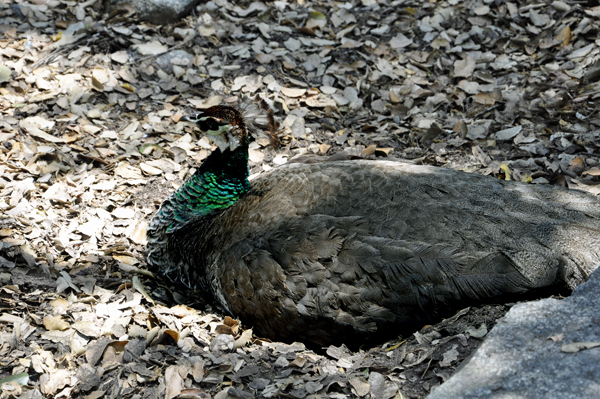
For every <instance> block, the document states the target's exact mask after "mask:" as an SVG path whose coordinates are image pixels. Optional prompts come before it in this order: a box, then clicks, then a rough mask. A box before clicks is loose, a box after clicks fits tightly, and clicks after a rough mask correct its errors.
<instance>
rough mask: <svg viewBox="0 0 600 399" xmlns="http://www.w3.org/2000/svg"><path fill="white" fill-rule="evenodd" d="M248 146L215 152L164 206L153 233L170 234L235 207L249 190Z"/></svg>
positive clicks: (152, 228)
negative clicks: (157, 230)
mask: <svg viewBox="0 0 600 399" xmlns="http://www.w3.org/2000/svg"><path fill="white" fill-rule="evenodd" d="M248 175H249V171H248V145H247V144H242V145H240V146H239V147H238V148H236V149H235V150H234V151H230V150H225V151H224V152H221V151H218V150H217V151H214V152H212V153H211V155H210V156H209V157H208V158H207V159H206V160H205V161H204V163H203V164H202V166H201V167H200V169H198V171H197V172H196V173H195V174H194V175H193V176H192V177H191V178H189V179H188V180H187V181H186V182H185V183H184V184H183V185H182V186H181V187H180V188H179V189H178V190H177V191H176V192H175V193H173V194H172V195H171V197H170V198H169V199H167V200H166V201H165V202H164V203H163V204H162V205H161V208H160V210H159V211H158V212H157V213H156V215H155V216H154V218H153V219H152V223H151V226H150V229H151V230H156V229H160V228H166V230H165V233H166V234H171V233H173V232H174V231H177V230H179V229H180V228H182V227H184V226H185V225H187V224H188V223H190V222H192V221H194V220H197V219H198V218H200V217H202V216H206V215H210V214H211V213H214V212H216V211H220V210H223V209H225V208H228V207H230V206H231V205H233V204H235V203H236V202H237V201H238V200H239V199H240V197H241V196H242V195H243V194H244V193H246V192H247V191H248V190H249V189H250V182H249V181H248Z"/></svg>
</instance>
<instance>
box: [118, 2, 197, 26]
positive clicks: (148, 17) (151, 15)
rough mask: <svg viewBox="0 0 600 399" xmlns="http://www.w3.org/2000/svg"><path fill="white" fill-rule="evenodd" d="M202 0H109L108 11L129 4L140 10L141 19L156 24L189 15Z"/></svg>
mask: <svg viewBox="0 0 600 399" xmlns="http://www.w3.org/2000/svg"><path fill="white" fill-rule="evenodd" d="M200 1H201V0H109V1H108V2H107V11H108V12H111V11H112V10H114V9H117V8H123V7H124V6H126V5H128V6H130V7H132V8H133V9H135V10H136V11H137V12H138V16H139V18H140V19H142V20H144V21H148V22H152V23H153V24H156V25H165V24H170V23H172V22H176V21H178V20H180V19H181V18H183V17H184V16H186V15H188V14H189V13H190V11H192V8H193V7H195V6H196V5H197V4H198V3H200Z"/></svg>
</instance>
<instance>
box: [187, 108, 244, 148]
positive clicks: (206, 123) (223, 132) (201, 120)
mask: <svg viewBox="0 0 600 399" xmlns="http://www.w3.org/2000/svg"><path fill="white" fill-rule="evenodd" d="M181 120H182V121H185V122H191V123H194V124H195V125H196V126H198V128H199V129H200V130H201V131H202V132H203V133H204V134H206V135H207V136H209V138H210V139H211V140H212V141H213V142H214V143H215V144H216V145H217V147H219V149H220V150H221V152H223V151H225V150H226V149H229V150H231V151H233V150H235V149H236V148H238V147H239V146H240V145H241V144H244V143H246V141H247V140H248V131H247V129H246V123H245V121H244V117H243V116H242V113H241V112H240V111H238V110H237V109H235V108H233V107H229V106H226V105H215V106H212V107H210V108H208V109H207V110H205V111H203V112H200V113H197V114H192V115H186V116H184V117H183V118H181Z"/></svg>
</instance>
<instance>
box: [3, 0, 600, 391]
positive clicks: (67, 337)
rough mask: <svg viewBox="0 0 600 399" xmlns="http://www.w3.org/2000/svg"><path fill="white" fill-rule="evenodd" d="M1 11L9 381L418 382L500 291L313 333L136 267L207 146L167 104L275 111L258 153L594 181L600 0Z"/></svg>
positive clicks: (105, 384)
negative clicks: (341, 335)
mask: <svg viewBox="0 0 600 399" xmlns="http://www.w3.org/2000/svg"><path fill="white" fill-rule="evenodd" d="M0 11H1V13H0V34H1V35H2V36H0V94H1V96H0V112H1V115H2V117H1V118H0V142H1V143H2V147H0V189H1V190H2V196H1V197H0V209H1V210H2V212H1V216H0V238H1V240H2V241H1V246H0V279H1V280H2V287H1V288H0V326H1V328H0V338H1V339H0V387H1V389H2V398H38V397H42V396H47V397H59V398H60V397H88V398H98V397H101V396H105V397H118V396H122V397H126V398H153V397H160V398H162V397H166V398H175V397H200V398H202V397H204V398H206V397H215V398H226V397H236V398H250V397H279V396H286V397H294V398H310V397H315V398H316V397H331V398H346V397H372V398H393V397H397V398H418V397H424V396H426V395H427V393H428V392H430V391H431V390H432V389H433V388H434V387H435V386H437V385H439V384H440V383H442V382H443V381H444V380H446V379H447V378H448V377H449V376H450V375H451V374H452V373H453V372H454V370H455V369H456V368H457V367H458V365H459V364H460V363H461V361H462V360H464V359H465V358H466V357H467V356H468V355H469V353H471V352H472V351H473V350H474V349H475V348H476V347H477V346H478V345H479V344H480V342H481V340H482V338H484V337H485V334H486V333H487V331H489V329H491V328H492V327H493V325H494V324H495V323H496V321H497V320H498V319H499V318H501V317H502V315H503V314H504V313H505V312H506V311H507V310H508V309H509V308H510V306H511V305H510V304H507V305H506V304H505V305H498V304H491V305H485V306H479V307H471V308H468V309H464V310H463V311H460V312H458V313H457V315H456V316H454V317H452V318H450V319H448V320H445V321H441V322H440V323H438V324H436V325H433V326H427V327H424V328H423V329H422V330H421V331H419V332H415V333H414V334H413V335H411V336H407V337H399V338H398V339H397V340H394V341H390V342H387V343H382V344H381V345H379V346H376V347H373V348H361V349H359V350H353V351H351V350H349V349H347V348H345V347H344V346H340V347H334V346H332V347H329V348H323V349H319V350H316V351H314V350H308V349H307V348H305V347H304V345H302V344H298V343H295V344H284V343H279V342H266V341H265V340H262V339H260V337H256V336H252V335H251V330H250V328H251V326H244V325H240V324H239V322H237V321H236V320H233V319H231V318H228V317H226V316H223V314H222V313H221V312H220V310H219V309H218V308H215V307H213V306H214V305H212V304H211V303H210V301H207V300H205V299H203V298H202V295H198V293H196V292H188V291H186V290H182V289H181V288H178V287H173V286H169V285H165V284H162V283H161V282H160V281H156V280H154V279H152V278H151V277H149V276H148V274H147V273H146V272H145V263H144V244H145V230H146V227H147V223H148V221H149V219H150V218H151V216H152V214H153V213H154V212H155V211H156V209H157V206H158V205H159V204H160V202H161V201H162V200H163V199H165V198H166V197H167V196H168V195H169V193H171V192H172V191H173V190H174V189H175V188H176V187H178V186H179V185H180V184H181V183H182V182H183V181H184V180H185V178H187V177H188V176H189V175H191V174H192V173H193V172H194V170H195V168H196V167H197V165H198V164H199V162H201V161H202V160H203V159H204V158H205V157H206V156H207V155H208V153H209V151H210V150H211V145H210V143H209V142H208V141H207V140H206V139H205V138H202V137H201V136H198V135H197V133H196V132H194V131H192V130H190V129H189V128H188V127H185V126H183V125H182V124H179V123H178V121H179V118H180V116H181V115H183V114H185V113H188V112H193V111H195V110H197V109H203V108H206V107H208V106H210V105H211V104H214V103H218V102H220V101H226V102H231V103H235V100H236V99H237V98H239V97H241V96H243V95H256V94H259V95H261V96H262V97H264V98H266V99H267V100H268V101H269V102H270V104H271V105H272V107H273V108H274V109H275V110H276V113H275V115H276V117H277V119H278V120H279V121H280V122H281V126H282V140H283V143H284V145H283V146H282V147H281V148H277V149H274V148H272V147H270V146H269V140H268V138H267V137H266V135H264V134H262V133H260V132H259V133H255V141H254V142H253V143H252V146H251V149H250V159H251V170H252V173H259V172H261V171H265V170H269V169H270V168H273V167H277V165H280V164H282V163H285V162H288V161H289V159H290V158H292V157H294V156H296V155H307V154H309V155H310V154H315V155H332V154H334V153H337V152H339V151H341V150H344V151H346V152H348V153H350V154H351V155H357V156H362V157H367V158H378V159H402V160H405V161H409V162H415V163H424V164H432V165H436V166H442V167H447V168H453V169H459V170H464V171H467V172H472V173H480V174H485V175H490V176H492V177H495V178H503V179H512V180H520V181H523V182H528V183H531V184H558V185H562V186H564V187H568V188H570V189H582V190H587V191H590V192H592V193H595V194H598V187H599V186H598V176H599V175H600V170H599V169H598V163H599V154H600V151H599V150H598V140H599V137H600V130H599V128H598V126H600V120H599V119H598V112H596V111H597V105H596V103H597V101H596V99H597V97H598V95H599V93H600V90H598V83H597V80H598V78H599V77H600V73H599V71H600V67H599V65H598V64H597V60H598V58H599V52H600V50H598V47H597V45H596V44H597V43H596V40H597V37H598V30H599V25H598V16H599V15H600V11H598V9H597V8H588V7H586V6H584V5H582V4H580V3H572V2H562V1H554V2H552V3H535V2H528V3H523V2H519V3H516V2H504V3H501V4H500V3H493V2H487V1H460V0H450V1H443V2H428V3H422V2H416V1H412V2H411V1H395V2H388V1H375V0H363V1H360V2H359V1H355V2H346V3H339V2H338V3H334V2H311V1H297V2H284V1H276V2H274V3H266V4H264V3H260V2H255V3H250V2H235V3H234V2H227V1H224V0H219V1H215V2H207V3H205V4H202V5H200V6H199V7H198V9H197V10H196V17H195V18H194V17H191V16H190V17H188V18H187V19H185V20H183V21H182V22H180V23H176V24H173V25H168V26H162V27H158V26H153V25H150V24H147V23H144V22H141V21H139V20H136V19H135V15H132V14H131V13H130V12H129V11H128V10H127V9H125V10H121V11H125V12H123V13H113V14H112V17H111V18H108V14H106V13H104V11H103V10H102V9H101V4H100V3H99V4H96V3H95V2H86V3H75V2H61V1H47V2H44V1H36V2H31V3H28V2H22V1H16V2H10V1H9V2H5V3H2V4H0ZM256 122H257V125H259V126H261V121H260V120H257V121H256ZM263 122H264V121H263ZM259 130H260V129H259Z"/></svg>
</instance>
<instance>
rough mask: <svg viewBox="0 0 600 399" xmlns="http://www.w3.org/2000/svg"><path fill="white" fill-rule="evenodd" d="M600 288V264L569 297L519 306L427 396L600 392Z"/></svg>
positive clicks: (565, 397) (566, 397) (566, 398)
mask: <svg viewBox="0 0 600 399" xmlns="http://www.w3.org/2000/svg"><path fill="white" fill-rule="evenodd" d="M598 292H600V270H598V269H597V270H596V271H595V272H594V273H592V275H591V276H590V278H589V280H588V281H587V282H586V283H584V284H582V285H580V286H579V287H577V289H576V290H575V291H574V292H573V294H572V295H571V296H570V297H569V298H566V299H564V300H557V299H543V300H540V301H535V302H529V303H523V304H519V305H516V306H514V307H513V308H512V309H511V310H510V311H509V312H508V313H507V314H506V316H505V317H504V318H503V319H502V320H501V321H500V322H499V323H498V324H497V325H496V326H495V327H494V328H493V329H492V331H491V332H490V334H489V335H488V337H487V338H486V340H485V342H484V343H483V344H482V345H481V346H480V347H479V349H478V350H477V351H476V352H475V353H474V354H473V355H472V357H471V358H470V359H468V360H465V363H463V365H461V366H460V367H459V370H458V371H457V372H456V374H455V375H454V376H452V377H451V378H450V379H449V380H448V381H446V382H445V383H444V384H442V385H441V386H440V387H438V388H437V389H436V390H435V391H434V392H432V393H431V394H430V395H429V396H427V399H442V398H502V399H507V398H527V399H534V398H544V399H553V398H556V399H559V398H560V399H570V398H573V399H576V398H577V399H581V398H600V296H598ZM561 338H562V339H561ZM594 344H595V345H598V346H596V347H593V346H594ZM578 347H580V348H581V347H584V348H585V347H592V348H590V349H581V350H580V351H578V352H576V351H577V349H578Z"/></svg>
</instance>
